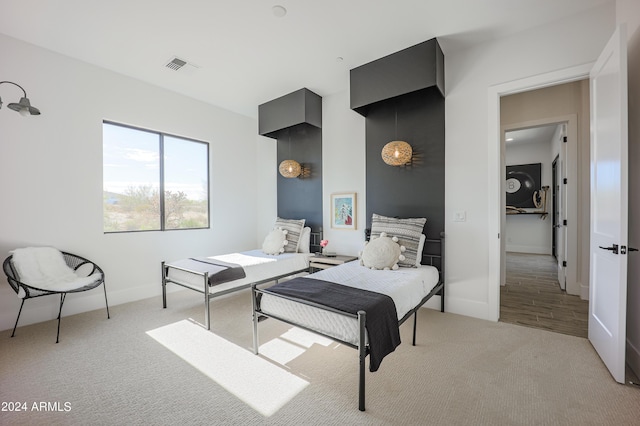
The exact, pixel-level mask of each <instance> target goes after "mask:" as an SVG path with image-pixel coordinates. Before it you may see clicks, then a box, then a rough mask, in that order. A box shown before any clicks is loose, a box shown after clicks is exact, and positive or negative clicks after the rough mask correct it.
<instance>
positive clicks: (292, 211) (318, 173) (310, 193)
mask: <svg viewBox="0 0 640 426" xmlns="http://www.w3.org/2000/svg"><path fill="white" fill-rule="evenodd" d="M289 137H291V143H289ZM289 150H290V151H289ZM288 159H294V160H296V161H297V162H298V163H300V164H301V165H302V166H304V167H305V168H306V169H308V172H307V173H306V174H305V176H304V177H303V178H285V177H283V176H282V175H280V173H278V172H277V168H278V164H280V163H281V162H282V161H283V160H288ZM278 164H274V165H273V168H274V170H276V173H278V216H280V217H283V218H286V219H303V218H304V219H306V224H307V226H310V227H311V229H312V230H313V231H314V232H318V231H319V230H321V229H322V129H319V128H317V127H315V126H310V125H308V124H299V125H297V126H294V127H289V128H288V129H284V130H281V131H280V132H278Z"/></svg>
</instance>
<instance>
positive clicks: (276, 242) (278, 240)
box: [262, 228, 289, 255]
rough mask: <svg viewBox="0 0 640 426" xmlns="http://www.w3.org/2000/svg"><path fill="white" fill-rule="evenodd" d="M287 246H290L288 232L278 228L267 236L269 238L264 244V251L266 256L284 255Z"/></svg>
mask: <svg viewBox="0 0 640 426" xmlns="http://www.w3.org/2000/svg"><path fill="white" fill-rule="evenodd" d="M287 244H289V242H288V241H287V231H286V230H283V229H281V228H276V229H274V230H273V231H271V232H269V234H267V237H266V238H265V239H264V242H263V243H262V251H263V252H264V253H265V254H272V255H277V254H280V253H284V246H286V245H287Z"/></svg>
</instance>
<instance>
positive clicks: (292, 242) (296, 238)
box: [273, 218, 305, 253]
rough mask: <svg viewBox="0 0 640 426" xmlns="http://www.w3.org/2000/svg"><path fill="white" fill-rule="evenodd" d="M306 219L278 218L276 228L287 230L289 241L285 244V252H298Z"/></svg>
mask: <svg viewBox="0 0 640 426" xmlns="http://www.w3.org/2000/svg"><path fill="white" fill-rule="evenodd" d="M304 222H305V219H299V220H298V219H282V218H277V219H276V224H275V225H274V227H273V228H274V229H278V228H280V229H282V230H286V231H287V241H288V242H289V243H288V244H287V245H286V246H284V252H285V253H297V252H298V245H299V244H300V236H301V235H302V229H303V228H304Z"/></svg>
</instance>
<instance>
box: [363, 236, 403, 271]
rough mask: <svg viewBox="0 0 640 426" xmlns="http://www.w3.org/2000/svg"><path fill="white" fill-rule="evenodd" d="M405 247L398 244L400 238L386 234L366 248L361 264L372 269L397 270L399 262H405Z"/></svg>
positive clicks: (373, 240) (372, 241)
mask: <svg viewBox="0 0 640 426" xmlns="http://www.w3.org/2000/svg"><path fill="white" fill-rule="evenodd" d="M405 250H406V249H405V247H404V246H401V245H400V244H398V238H397V237H393V238H390V237H388V236H387V234H386V233H385V232H383V233H381V234H380V236H379V237H378V238H375V239H372V240H371V241H369V242H368V243H367V244H366V245H365V246H364V250H363V251H362V255H361V257H360V264H361V265H362V266H364V267H366V268H370V269H382V270H386V271H388V270H396V269H398V261H401V260H404V255H403V254H402V253H403V252H404V251H405Z"/></svg>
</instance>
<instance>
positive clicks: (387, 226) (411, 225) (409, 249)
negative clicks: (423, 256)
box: [371, 213, 427, 268]
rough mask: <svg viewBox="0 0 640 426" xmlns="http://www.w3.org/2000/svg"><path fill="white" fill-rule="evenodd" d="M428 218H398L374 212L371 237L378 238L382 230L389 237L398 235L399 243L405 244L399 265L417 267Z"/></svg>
mask: <svg viewBox="0 0 640 426" xmlns="http://www.w3.org/2000/svg"><path fill="white" fill-rule="evenodd" d="M425 223H427V219H426V218H424V217H420V218H410V219H397V218H394V217H386V216H381V215H378V214H375V213H374V214H373V216H372V218H371V238H377V237H379V236H380V234H381V233H382V232H386V233H387V235H388V236H389V237H398V244H400V245H402V246H405V248H406V251H405V252H404V253H403V254H404V257H405V258H404V260H401V261H399V262H398V266H401V267H405V268H415V267H416V263H417V262H416V259H417V257H418V248H419V246H420V236H421V235H422V230H423V228H424V224H425Z"/></svg>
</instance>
